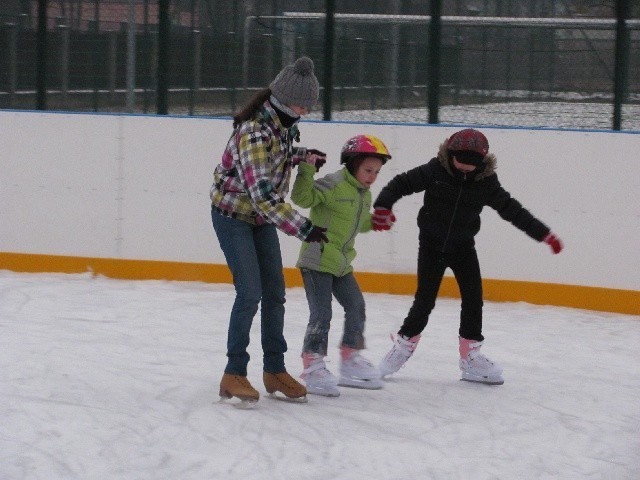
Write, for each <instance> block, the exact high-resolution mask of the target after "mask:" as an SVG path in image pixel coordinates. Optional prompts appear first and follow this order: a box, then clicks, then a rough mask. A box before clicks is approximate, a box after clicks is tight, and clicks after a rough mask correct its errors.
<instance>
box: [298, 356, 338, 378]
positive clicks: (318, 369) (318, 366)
mask: <svg viewBox="0 0 640 480" xmlns="http://www.w3.org/2000/svg"><path fill="white" fill-rule="evenodd" d="M311 374H313V375H311ZM329 375H332V373H331V372H330V371H329V369H328V368H327V365H326V363H325V362H324V359H322V358H319V359H317V360H314V361H313V363H312V364H311V365H309V366H308V367H307V368H305V369H304V370H303V371H302V375H300V378H307V377H308V376H314V377H327V376H329Z"/></svg>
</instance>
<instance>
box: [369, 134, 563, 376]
mask: <svg viewBox="0 0 640 480" xmlns="http://www.w3.org/2000/svg"><path fill="white" fill-rule="evenodd" d="M495 167H496V157H495V155H493V154H492V153H489V142H488V141H487V138H486V137H485V136H484V135H483V134H482V133H481V132H479V131H478V130H474V129H471V128H468V129H465V130H461V131H459V132H456V133H454V134H453V135H452V136H451V137H450V138H449V139H447V140H446V141H445V142H444V143H443V144H442V145H441V146H440V150H439V152H438V156H437V157H436V158H433V159H431V160H430V161H429V162H428V163H426V164H424V165H422V166H420V167H417V168H414V169H412V170H409V171H407V172H404V173H401V174H400V175H397V176H396V177H395V178H393V179H392V180H391V181H390V182H389V183H388V185H387V186H386V187H384V189H383V190H382V192H380V195H379V196H378V198H377V199H376V201H375V202H374V208H375V213H374V222H379V223H380V224H381V225H389V224H391V223H393V221H394V220H395V217H394V216H393V212H392V211H391V209H392V207H393V205H394V204H395V202H396V201H398V200H399V199H400V198H401V197H404V196H406V195H411V194H413V193H418V192H424V204H423V206H422V207H421V208H420V211H419V213H418V227H419V229H420V236H419V247H418V288H417V290H416V293H415V298H414V301H413V305H412V306H411V309H410V310H409V313H408V315H407V317H406V318H405V320H404V323H403V324H402V327H401V328H400V330H399V331H398V335H397V337H396V339H395V341H394V345H393V348H392V349H391V351H390V352H389V353H388V354H387V355H386V356H385V357H384V358H383V360H382V362H381V364H380V372H381V374H382V375H383V376H385V375H389V374H392V373H395V372H397V371H398V370H399V369H400V367H402V366H403V365H404V364H405V362H406V361H407V360H408V359H409V358H410V357H411V355H412V354H413V351H414V350H415V348H416V346H417V344H418V340H419V339H420V334H421V333H422V331H423V330H424V328H425V327H426V325H427V322H428V321H429V314H430V313H431V311H432V310H433V307H434V306H435V301H436V296H437V294H438V289H439V288H440V283H441V282H442V277H443V275H444V272H445V270H446V269H447V267H449V268H451V270H452V271H453V274H454V276H455V279H456V281H457V283H458V286H459V288H460V296H461V298H462V308H461V312H460V330H459V350H460V363H459V365H460V370H461V371H462V379H463V380H468V381H473V382H481V383H488V384H493V385H501V384H502V383H504V379H503V377H502V368H500V367H499V366H498V365H497V364H496V363H494V362H492V361H491V360H489V359H488V358H487V357H485V356H484V355H483V354H482V353H480V346H481V345H482V343H483V341H484V337H483V336H482V305H483V301H482V277H481V275H480V266H479V263H478V255H477V252H476V249H475V240H474V237H475V235H476V234H477V233H478V231H479V230H480V212H481V211H482V209H483V207H484V206H485V205H487V206H489V207H491V208H493V209H494V210H496V211H497V212H498V214H499V215H500V216H501V217H502V218H503V219H505V220H507V221H509V222H511V223H512V224H513V225H514V226H515V227H517V228H519V229H520V230H522V231H523V232H525V233H526V234H527V235H529V236H530V237H531V238H533V239H534V240H537V241H539V242H540V241H543V242H545V243H547V244H548V245H549V246H550V247H551V249H552V251H553V253H559V252H560V251H561V250H562V242H561V241H560V239H559V238H558V237H557V236H556V235H554V234H553V233H551V230H550V229H549V227H547V226H546V225H545V224H544V223H542V222H541V221H540V220H538V219H537V218H535V217H534V216H533V215H532V214H531V213H530V212H529V211H528V210H526V209H525V208H524V207H523V206H522V205H521V204H520V202H518V201H517V200H516V199H515V198H513V197H512V196H511V195H510V194H509V192H507V191H506V190H505V189H504V188H503V187H502V186H501V185H500V181H499V180H498V176H497V175H496V173H495Z"/></svg>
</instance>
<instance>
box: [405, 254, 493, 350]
mask: <svg viewBox="0 0 640 480" xmlns="http://www.w3.org/2000/svg"><path fill="white" fill-rule="evenodd" d="M447 268H451V270H452V271H453V275H454V276H455V279H456V282H458V287H459V289H460V297H461V298H462V305H461V311H460V330H459V332H458V333H459V335H460V336H461V337H463V338H466V339H469V340H477V341H482V340H484V337H483V336H482V304H483V303H482V277H481V276H480V264H479V263H478V255H477V253H476V250H475V248H471V249H469V250H464V251H460V252H455V253H441V252H438V251H435V250H431V249H428V248H425V247H424V246H423V245H420V248H419V250H418V289H417V290H416V294H415V298H414V301H413V305H412V306H411V309H410V310H409V314H408V315H407V318H405V320H404V323H403V324H402V327H401V328H400V331H399V332H398V333H399V334H401V335H405V336H407V337H413V336H414V335H418V334H419V333H422V331H423V330H424V328H425V327H426V326H427V322H428V321H429V314H430V313H431V311H432V310H433V307H434V306H435V304H436V297H437V295H438V290H439V289H440V284H441V283H442V277H443V276H444V272H445V270H446V269H447Z"/></svg>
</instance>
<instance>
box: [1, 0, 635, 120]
mask: <svg viewBox="0 0 640 480" xmlns="http://www.w3.org/2000/svg"><path fill="white" fill-rule="evenodd" d="M434 5H437V6H438V7H439V8H440V10H441V11H439V12H438V15H437V16H436V15H435V14H433V13H434V10H433V8H434ZM328 6H330V7H331V8H330V9H328ZM163 8H164V10H163ZM326 11H330V12H335V14H334V15H331V16H330V18H331V25H332V26H333V28H332V30H331V32H328V31H327V15H326V14H325V12H326ZM163 12H164V14H165V17H163ZM163 18H165V23H164V24H163ZM435 19H437V25H436V24H435V21H436V20H435ZM163 25H167V26H168V28H167V29H166V30H163V29H162V27H163ZM435 26H437V27H438V28H437V29H435V28H434V27H435ZM165 32H166V33H165ZM329 33H330V34H329ZM329 42H330V43H329ZM328 51H330V52H332V53H333V54H332V55H327V52H328ZM301 55H307V56H310V57H311V58H312V59H313V60H314V62H315V64H316V74H317V76H318V79H319V80H320V84H321V100H320V102H321V104H320V105H319V107H318V111H316V112H314V113H313V114H312V115H311V117H312V118H328V117H330V118H332V119H341V120H342V119H345V120H365V121H393V122H412V123H415V122H419V123H426V122H429V121H431V122H432V123H433V119H434V118H436V119H437V122H439V123H475V124H485V125H487V124H490V125H522V126H535V127H572V128H602V129H610V128H621V129H624V130H640V4H639V3H638V2H636V1H632V0H611V1H609V2H607V1H598V2H595V1H593V2H590V1H569V0H565V1H550V0H537V1H536V0H502V1H498V0H493V1H489V0H485V1H472V0H468V1H463V0H459V1H445V2H441V1H440V0H431V1H430V2H418V1H409V0H407V1H401V0H391V1H388V2H378V1H374V0H360V1H358V2H355V1H346V0H345V1H340V2H327V1H324V0H322V1H321V0H315V1H313V0H309V1H284V0H281V1H277V0H272V1H268V0H262V1H260V2H258V1H257V0H256V1H242V2H241V1H239V0H227V1H224V0H173V1H169V0H55V1H54V0H32V1H29V0H13V1H10V0H7V1H4V2H2V6H0V108H5V109H38V108H40V109H48V110H67V111H95V112H144V113H156V112H160V113H171V114H177V115H210V116H228V115H231V114H232V113H233V112H235V111H236V110H237V109H238V108H239V107H240V106H241V105H242V103H243V102H245V101H246V100H247V99H248V98H249V97H250V96H251V95H252V94H253V93H254V92H255V91H256V90H258V89H260V88H263V87H265V86H267V85H268V83H269V82H270V80H271V79H272V78H273V77H274V76H275V75H276V74H277V72H278V71H279V70H280V69H281V68H282V66H283V65H284V64H287V63H290V62H291V61H293V60H294V59H295V58H296V57H298V56H301ZM329 62H331V68H330V69H329V68H328V65H329ZM328 71H330V72H332V75H331V76H330V77H327V72H328ZM163 82H164V83H163ZM434 84H435V89H434ZM163 86H166V89H163V88H162V87H163ZM159 105H162V106H165V107H166V112H165V111H161V110H164V108H161V107H159ZM323 106H324V108H323ZM327 106H328V107H329V108H328V109H327ZM434 110H435V111H434ZM616 118H617V121H618V126H617V127H616V123H615V120H616Z"/></svg>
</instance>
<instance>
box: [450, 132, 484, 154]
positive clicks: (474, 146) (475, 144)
mask: <svg viewBox="0 0 640 480" xmlns="http://www.w3.org/2000/svg"><path fill="white" fill-rule="evenodd" d="M447 150H449V151H451V152H475V153H478V154H480V155H482V157H484V156H485V155H486V154H487V153H489V140H487V137H485V136H484V134H483V133H481V132H479V131H478V130H475V129H473V128H465V129H464V130H460V131H459V132H456V133H454V134H453V135H451V136H450V137H449V140H447Z"/></svg>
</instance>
